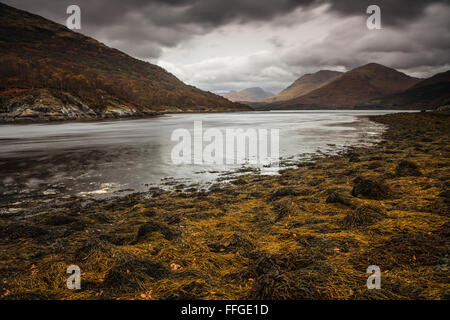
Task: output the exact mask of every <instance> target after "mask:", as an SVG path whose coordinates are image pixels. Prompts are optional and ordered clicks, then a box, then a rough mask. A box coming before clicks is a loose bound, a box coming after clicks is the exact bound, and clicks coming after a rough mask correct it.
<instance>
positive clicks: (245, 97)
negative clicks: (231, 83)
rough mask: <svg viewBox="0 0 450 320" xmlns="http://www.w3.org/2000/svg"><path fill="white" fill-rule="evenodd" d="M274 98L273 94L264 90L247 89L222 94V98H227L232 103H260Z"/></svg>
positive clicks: (257, 88)
mask: <svg viewBox="0 0 450 320" xmlns="http://www.w3.org/2000/svg"><path fill="white" fill-rule="evenodd" d="M271 96H273V93H270V92H267V91H264V90H263V89H261V88H259V87H256V88H247V89H244V90H241V91H234V92H230V93H225V94H222V97H224V98H227V99H228V100H230V101H241V102H242V101H249V102H258V101H263V100H264V99H266V98H268V97H271Z"/></svg>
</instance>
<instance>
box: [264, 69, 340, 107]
mask: <svg viewBox="0 0 450 320" xmlns="http://www.w3.org/2000/svg"><path fill="white" fill-rule="evenodd" d="M341 74H342V72H338V71H330V70H320V71H318V72H316V73H313V74H305V75H303V76H302V77H300V78H298V79H297V80H296V81H295V82H294V83H293V84H291V85H290V86H289V87H287V88H286V89H284V90H283V91H281V92H280V93H279V94H277V95H276V96H273V97H269V98H267V99H266V100H265V101H266V102H269V103H270V102H278V101H286V100H291V99H294V98H297V97H301V96H303V95H305V94H307V93H309V92H311V91H313V90H315V89H318V88H320V87H321V86H323V85H325V84H327V83H328V82H330V81H332V80H333V79H334V78H336V77H337V76H340V75H341Z"/></svg>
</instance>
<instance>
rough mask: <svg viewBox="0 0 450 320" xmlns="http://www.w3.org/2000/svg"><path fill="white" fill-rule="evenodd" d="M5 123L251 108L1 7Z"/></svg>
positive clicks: (0, 114) (1, 113) (0, 90)
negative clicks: (7, 121)
mask: <svg viewBox="0 0 450 320" xmlns="http://www.w3.org/2000/svg"><path fill="white" fill-rule="evenodd" d="M0 26H1V28H0V119H3V120H14V119H44V120H47V119H61V120H64V119H84V118H86V119H91V118H103V117H122V116H141V115H145V114H153V113H155V112H166V111H170V112H191V111H193V112H196V111H237V110H249V107H248V106H246V105H242V104H238V103H233V102H231V101H229V100H227V99H225V98H223V97H221V96H218V95H215V94H213V93H211V92H205V91H202V90H200V89H197V88H195V87H193V86H189V85H186V84H184V83H183V82H181V81H180V80H179V79H177V78H176V77H175V76H174V75H172V74H170V73H169V72H167V71H166V70H164V69H162V68H160V67H158V66H156V65H153V64H150V63H148V62H144V61H141V60H137V59H134V58H132V57H130V56H128V55H127V54H125V53H123V52H121V51H119V50H116V49H112V48H109V47H107V46H106V45H104V44H102V43H100V42H98V41H96V40H94V39H92V38H89V37H86V36H84V35H82V34H80V33H76V32H73V31H71V30H69V29H68V28H66V27H65V26H63V25H60V24H57V23H54V22H52V21H49V20H47V19H44V18H42V17H40V16H37V15H34V14H31V13H28V12H25V11H22V10H18V9H15V8H12V7H10V6H7V5H5V4H2V3H0Z"/></svg>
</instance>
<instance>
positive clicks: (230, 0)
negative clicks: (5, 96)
mask: <svg viewBox="0 0 450 320" xmlns="http://www.w3.org/2000/svg"><path fill="white" fill-rule="evenodd" d="M0 1H1V2H4V3H7V4H9V5H12V6H14V7H16V8H19V9H23V10H26V11H29V12H32V13H36V14H39V15H42V16H44V17H46V18H49V19H51V20H53V21H56V22H58V23H61V24H65V21H66V18H67V14H66V9H67V7H68V6H69V5H71V4H77V5H79V6H80V8H81V13H82V30H81V32H82V33H83V34H86V35H89V36H92V37H94V38H96V39H98V40H100V41H102V42H104V43H106V44H107V45H109V46H112V47H115V48H117V49H119V50H122V51H124V52H126V53H128V54H131V55H132V56H135V57H138V58H141V59H151V61H154V59H158V58H161V59H160V60H164V58H165V57H166V54H167V50H166V49H167V48H175V47H176V50H177V51H178V50H179V49H180V48H181V49H180V50H182V49H183V46H184V45H185V44H186V43H188V42H189V40H193V39H198V38H201V37H202V36H203V37H207V36H208V35H209V34H215V35H216V38H214V39H211V38H207V39H209V41H210V42H211V43H212V45H214V42H216V41H219V40H218V39H221V35H220V32H227V31H226V30H229V29H230V27H233V26H242V27H243V28H247V29H252V28H257V26H261V25H262V26H266V27H267V28H268V30H269V31H268V33H272V30H275V29H277V28H280V29H283V28H287V29H289V28H298V27H299V26H300V28H303V27H302V26H303V25H304V26H305V27H304V28H307V30H306V33H309V34H313V35H315V36H317V39H320V41H309V42H306V43H305V42H304V41H302V38H301V36H299V35H290V36H286V35H285V34H283V32H281V33H277V32H275V31H274V32H273V33H274V34H268V35H267V37H268V38H267V48H265V50H266V51H269V53H267V55H268V56H267V58H264V59H262V60H261V61H259V60H258V59H256V62H257V63H256V62H255V59H254V58H249V57H251V54H249V53H248V52H247V53H246V56H245V55H243V56H242V59H239V58H237V59H235V60H236V61H238V62H234V61H235V60H233V62H227V63H226V64H225V67H224V66H223V65H222V62H221V61H220V59H219V60H218V61H217V62H216V63H217V65H215V64H214V63H212V65H210V64H209V62H208V61H207V60H208V59H214V58H215V56H214V53H211V55H210V56H208V55H207V54H200V56H201V57H202V58H203V59H204V60H205V63H203V64H202V61H198V59H197V56H196V57H195V58H194V60H195V61H193V62H190V61H189V60H186V59H183V58H182V59H179V61H174V60H172V61H171V63H172V66H173V69H171V70H170V71H173V72H175V70H176V69H179V70H181V69H183V66H182V65H183V64H190V63H191V64H193V65H192V68H189V67H186V68H187V69H186V70H185V71H184V73H183V72H180V73H179V74H178V75H179V76H180V77H181V78H182V80H186V81H190V80H191V79H194V80H192V83H193V84H196V85H197V84H198V85H200V86H201V87H202V88H206V89H214V90H216V89H217V90H219V89H220V88H222V89H224V90H228V89H230V88H232V89H239V88H240V87H244V86H245V83H246V82H248V83H249V86H257V85H258V84H259V83H264V81H266V82H267V81H272V82H271V83H270V84H269V85H270V87H269V88H275V87H277V85H276V83H275V82H276V81H278V82H279V83H283V85H285V84H286V83H287V82H289V81H291V80H295V77H297V76H298V75H300V74H302V73H304V72H314V71H315V70H319V69H324V68H338V69H339V70H341V69H342V68H344V69H347V70H348V69H351V68H353V67H356V66H359V65H362V64H365V63H368V62H372V61H373V62H379V63H382V64H386V65H388V66H391V67H394V68H400V69H403V70H411V72H413V73H414V72H416V73H417V74H419V75H430V74H431V73H432V72H435V71H436V70H443V68H445V67H448V65H449V64H450V56H449V52H450V32H449V29H450V28H449V23H448V21H449V8H450V6H449V1H448V0H420V1H411V0H127V1H126V0H33V1H30V0H0ZM372 4H375V5H378V6H380V8H381V18H382V27H383V30H380V31H378V32H371V31H368V30H367V28H366V26H365V19H366V17H367V14H366V9H367V7H368V6H369V5H372ZM436 4H440V6H432V5H436ZM324 6H326V7H324ZM318 8H319V9H321V10H319V11H320V12H321V15H325V14H326V17H327V19H329V20H322V19H321V18H320V17H318V16H317V15H316V14H315V13H314V11H315V10H316V9H318ZM430 8H431V11H430ZM297 9H300V10H297ZM322 9H323V10H322ZM297 12H300V14H293V13H297ZM424 17H426V19H424ZM311 20H313V21H315V20H320V21H321V24H322V25H323V24H330V25H333V28H334V29H333V30H332V31H331V32H330V30H328V29H329V28H328V29H327V30H326V31H324V30H323V28H322V25H317V23H313V25H314V26H313V27H311V24H310V22H311ZM340 21H342V23H341V22H340ZM345 21H346V22H345ZM334 26H336V27H334ZM224 30H225V31H224ZM301 31H302V30H300V32H301ZM302 34H303V35H304V33H302ZM255 40H256V39H254V38H251V37H250V38H249V42H248V44H249V47H251V44H252V43H253V42H254V41H255ZM297 42H298V43H299V45H298V46H296V45H295V44H296V43H297ZM196 43H197V46H196V47H195V48H194V47H193V48H192V50H193V51H195V52H196V53H197V54H198V52H199V51H203V52H209V51H208V50H210V49H209V48H208V46H209V44H210V43H205V42H200V44H199V43H198V42H196ZM239 45H242V43H240V44H239ZM239 45H237V46H239ZM230 46H231V47H233V46H236V43H234V42H230ZM244 46H245V44H244ZM233 48H234V47H233ZM184 50H185V51H181V52H186V53H189V50H188V49H186V48H184ZM271 50H272V51H271ZM236 51H239V47H237V49H236ZM270 51H271V52H270ZM222 54H223V55H224V56H223V57H222V58H223V59H224V61H228V60H227V59H228V58H229V57H227V56H226V54H225V53H222V52H219V55H222ZM216 55H217V52H216ZM219 58H220V57H219ZM181 60H182V61H183V62H181ZM239 61H240V62H239ZM177 63H178V65H177ZM202 67H204V70H203V71H202ZM202 72H203V73H202ZM192 75H194V76H192ZM211 79H215V80H213V81H211ZM249 79H250V80H249ZM233 86H234V87H233ZM280 86H281V85H280Z"/></svg>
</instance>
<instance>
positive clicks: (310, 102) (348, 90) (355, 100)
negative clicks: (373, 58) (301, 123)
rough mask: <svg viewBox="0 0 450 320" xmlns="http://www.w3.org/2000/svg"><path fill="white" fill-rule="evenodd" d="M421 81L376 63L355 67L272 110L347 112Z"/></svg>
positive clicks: (276, 105)
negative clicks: (320, 109)
mask: <svg viewBox="0 0 450 320" xmlns="http://www.w3.org/2000/svg"><path fill="white" fill-rule="evenodd" d="M419 81H420V80H419V79H416V78H412V77H410V76H408V75H406V74H404V73H401V72H399V71H396V70H394V69H391V68H388V67H385V66H382V65H380V64H376V63H370V64H367V65H364V66H362V67H358V68H355V69H353V70H351V71H349V72H347V73H344V74H343V75H341V76H338V77H336V78H335V79H334V80H332V81H331V82H329V83H327V84H325V85H324V86H322V87H320V88H319V89H316V90H313V91H311V92H309V93H307V94H305V95H303V96H301V97H298V98H294V99H291V100H287V101H283V102H280V103H274V104H272V105H270V106H268V107H270V108H272V109H283V108H295V109H314V108H329V109H345V108H353V107H356V106H359V105H362V104H365V103H367V102H368V101H370V100H372V99H375V98H378V97H382V96H386V95H389V94H394V93H399V92H402V91H405V90H406V89H408V88H411V87H412V86H413V85H415V84H417V83H418V82H419Z"/></svg>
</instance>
